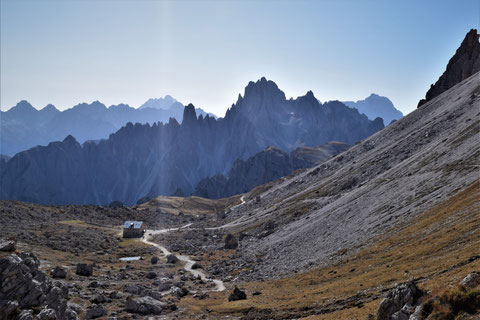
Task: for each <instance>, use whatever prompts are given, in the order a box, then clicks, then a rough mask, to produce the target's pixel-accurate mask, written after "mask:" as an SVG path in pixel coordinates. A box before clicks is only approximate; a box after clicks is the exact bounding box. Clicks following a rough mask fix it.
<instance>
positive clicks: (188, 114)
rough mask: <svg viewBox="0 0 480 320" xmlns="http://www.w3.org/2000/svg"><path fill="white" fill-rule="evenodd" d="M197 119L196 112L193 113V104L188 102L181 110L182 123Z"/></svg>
mask: <svg viewBox="0 0 480 320" xmlns="http://www.w3.org/2000/svg"><path fill="white" fill-rule="evenodd" d="M195 121H197V114H196V113H195V107H194V106H193V104H191V103H190V104H189V105H188V106H186V107H185V109H184V110H183V121H182V124H187V123H192V122H195Z"/></svg>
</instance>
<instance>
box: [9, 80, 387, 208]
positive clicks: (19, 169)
mask: <svg viewBox="0 0 480 320" xmlns="http://www.w3.org/2000/svg"><path fill="white" fill-rule="evenodd" d="M83 108H88V105H85V106H83ZM147 109H148V110H154V109H152V108H146V109H145V110H147ZM142 110H144V109H142ZM182 118H183V121H182V123H181V124H180V123H179V122H178V121H177V120H175V119H170V120H169V121H168V123H165V124H164V123H154V124H153V125H150V124H148V123H147V124H143V125H142V124H139V123H137V124H135V125H133V124H132V123H128V124H127V125H126V126H124V127H122V128H121V129H120V130H118V131H117V132H116V133H114V134H111V135H110V136H109V138H108V139H106V140H101V141H97V142H86V143H84V144H83V146H82V145H81V144H80V143H79V142H78V141H77V139H75V138H74V137H73V136H72V135H69V136H67V138H65V139H64V140H63V141H61V142H60V141H59V142H52V143H49V144H48V146H45V147H41V146H38V147H35V148H32V149H29V150H28V151H25V152H20V153H18V154H16V155H15V156H14V157H13V158H12V159H10V160H9V161H8V162H7V163H6V164H5V165H3V170H2V172H1V173H0V177H1V179H0V180H1V181H0V188H1V195H0V196H1V198H2V199H17V200H23V201H29V202H36V203H49V204H71V203H76V204H108V203H109V202H111V201H113V200H119V201H122V202H124V203H126V204H133V203H135V202H136V201H137V200H138V199H140V198H142V197H145V196H149V197H153V196H156V195H171V194H173V193H175V192H176V191H178V190H179V189H180V191H181V192H183V193H184V194H191V193H192V192H193V191H194V189H195V187H196V185H197V184H198V182H200V180H201V179H203V178H205V177H209V176H214V175H217V174H226V173H227V172H228V170H230V169H231V167H232V164H233V162H234V161H235V160H237V159H247V158H248V157H250V156H252V155H254V154H255V153H257V152H260V151H262V150H264V149H265V148H267V147H269V146H274V147H277V148H279V149H282V150H284V151H286V152H290V151H292V150H294V149H295V148H298V147H302V146H309V147H315V146H318V145H320V144H324V143H327V142H330V141H341V142H344V143H347V144H350V145H352V144H354V143H356V142H357V141H359V140H362V139H364V138H366V137H368V136H370V135H371V134H373V133H375V132H377V131H378V130H380V129H382V128H383V127H384V124H383V121H382V119H381V118H376V119H375V120H369V119H368V118H367V116H365V115H362V114H360V113H359V112H358V111H357V110H355V109H351V108H349V107H347V106H345V105H344V104H343V103H341V102H339V101H330V102H327V103H323V104H321V103H319V101H318V100H317V99H316V98H315V96H314V95H313V93H312V92H311V91H309V92H307V94H306V95H305V96H301V97H298V98H297V99H287V98H286V97H285V94H284V93H283V91H281V90H280V89H279V88H278V86H277V85H276V84H275V83H274V82H273V81H269V80H266V79H265V78H262V79H260V80H258V81H257V82H250V83H249V84H248V85H247V86H246V88H245V93H244V95H243V96H241V95H239V97H238V100H237V102H236V103H235V104H234V105H232V107H231V108H230V109H228V110H227V112H226V115H225V117H224V118H221V119H215V118H212V117H210V116H209V115H207V116H206V117H204V116H203V115H200V116H198V117H197V115H196V112H195V107H194V106H193V105H191V104H190V105H188V106H186V107H185V109H184V112H183V117H182Z"/></svg>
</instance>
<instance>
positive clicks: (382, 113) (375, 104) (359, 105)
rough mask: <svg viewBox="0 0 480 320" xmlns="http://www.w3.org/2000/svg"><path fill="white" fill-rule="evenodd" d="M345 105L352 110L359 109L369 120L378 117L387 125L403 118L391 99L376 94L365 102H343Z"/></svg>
mask: <svg viewBox="0 0 480 320" xmlns="http://www.w3.org/2000/svg"><path fill="white" fill-rule="evenodd" d="M343 103H344V104H345V105H346V106H348V107H350V108H355V109H357V110H358V111H359V112H360V113H363V114H365V115H366V116H367V117H368V118H369V119H372V120H374V119H375V118H376V117H380V118H382V119H383V123H385V125H388V124H390V123H391V122H392V121H393V120H398V119H400V118H401V117H403V114H402V112H401V111H400V110H398V109H396V108H395V106H394V105H393V103H392V101H390V99H388V98H387V97H382V96H379V95H378V94H375V93H372V94H371V95H370V96H368V97H367V98H365V99H364V100H358V101H355V102H354V101H343Z"/></svg>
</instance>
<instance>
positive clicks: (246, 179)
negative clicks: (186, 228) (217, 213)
mask: <svg viewBox="0 0 480 320" xmlns="http://www.w3.org/2000/svg"><path fill="white" fill-rule="evenodd" d="M346 149H348V145H347V144H345V143H341V142H329V143H327V144H325V145H321V146H318V147H315V148H312V147H299V148H297V149H295V150H294V151H292V152H291V153H290V154H288V153H286V152H285V151H282V150H280V149H278V148H275V147H268V148H267V149H265V150H264V151H261V152H259V153H257V154H255V155H253V156H252V157H250V158H248V159H247V160H241V159H239V160H236V161H235V162H234V163H233V166H232V169H230V171H229V173H228V176H227V177H226V176H224V175H223V174H219V175H216V176H213V177H208V178H205V179H202V181H200V182H199V183H198V185H197V187H196V188H195V191H194V193H193V194H194V195H196V196H200V197H204V198H213V199H219V198H226V197H230V196H233V195H235V194H239V193H244V192H248V191H250V190H251V189H253V188H254V187H256V186H258V185H261V184H264V183H267V182H270V181H272V180H276V179H279V178H281V177H284V176H287V175H289V174H290V173H292V172H293V171H295V170H297V169H303V168H308V167H311V166H313V165H316V164H319V163H321V162H324V161H326V160H328V159H330V158H331V157H333V156H334V155H337V154H338V153H340V152H343V151H345V150H346Z"/></svg>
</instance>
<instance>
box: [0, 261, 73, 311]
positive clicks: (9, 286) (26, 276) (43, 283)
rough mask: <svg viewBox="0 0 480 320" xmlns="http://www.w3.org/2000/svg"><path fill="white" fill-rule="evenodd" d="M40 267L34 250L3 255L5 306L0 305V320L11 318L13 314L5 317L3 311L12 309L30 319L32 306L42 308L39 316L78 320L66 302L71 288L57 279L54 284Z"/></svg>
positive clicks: (0, 276)
mask: <svg viewBox="0 0 480 320" xmlns="http://www.w3.org/2000/svg"><path fill="white" fill-rule="evenodd" d="M39 266H40V261H39V260H38V259H37V257H36V256H35V255H33V254H31V253H25V252H22V253H20V254H18V255H17V254H14V253H12V254H10V255H9V256H7V257H3V258H0V301H1V302H0V303H3V304H5V305H6V306H5V307H2V306H0V319H3V318H5V319H11V318H12V317H13V315H9V316H5V317H2V315H3V314H2V313H5V312H11V311H9V310H13V309H15V310H18V312H20V313H23V317H24V318H25V319H29V315H28V310H30V309H31V308H35V309H38V310H40V309H42V308H43V310H42V311H41V312H40V313H39V315H38V319H50V318H52V317H54V319H65V320H74V319H78V316H77V313H76V312H75V311H73V310H71V309H70V308H69V307H68V304H67V299H68V288H67V287H66V286H65V285H64V284H62V283H61V282H58V281H55V282H53V283H52V281H51V280H50V279H49V278H48V277H47V276H46V275H45V274H44V273H43V272H41V271H40V270H39V269H38V267H39ZM4 301H5V302H4ZM15 306H17V307H15ZM14 307H15V308H14ZM21 310H27V312H23V311H21ZM15 314H17V311H15ZM52 314H53V315H52ZM13 318H15V317H13Z"/></svg>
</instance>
